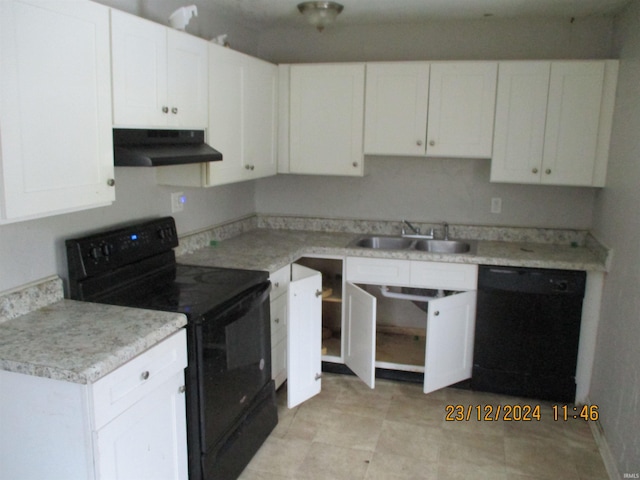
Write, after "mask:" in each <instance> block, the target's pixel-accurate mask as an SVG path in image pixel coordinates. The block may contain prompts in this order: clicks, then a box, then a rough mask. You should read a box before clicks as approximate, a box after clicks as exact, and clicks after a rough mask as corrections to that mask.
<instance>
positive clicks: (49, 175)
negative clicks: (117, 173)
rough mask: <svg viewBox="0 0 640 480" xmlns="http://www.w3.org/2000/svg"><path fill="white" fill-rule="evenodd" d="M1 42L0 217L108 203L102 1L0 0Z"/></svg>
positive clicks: (107, 73)
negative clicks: (100, 3) (99, 2)
mask: <svg viewBox="0 0 640 480" xmlns="http://www.w3.org/2000/svg"><path fill="white" fill-rule="evenodd" d="M0 42H1V45H0V51H1V54H2V59H1V64H2V67H1V70H0V99H1V103H2V109H1V111H0V135H1V137H2V142H1V146H0V223H7V222H13V221H19V220H26V219H29V218H38V217H44V216H49V215H55V214H59V213H65V212H72V211H77V210H83V209H87V208H93V207H99V206H105V205H109V204H110V203H111V202H113V201H114V200H115V188H114V168H113V144H112V138H111V137H112V134H111V123H112V122H111V68H110V64H109V58H110V52H109V9H108V8H107V7H104V6H102V5H98V4H96V3H92V2H67V1H49V0H46V1H45V0H3V1H1V2H0Z"/></svg>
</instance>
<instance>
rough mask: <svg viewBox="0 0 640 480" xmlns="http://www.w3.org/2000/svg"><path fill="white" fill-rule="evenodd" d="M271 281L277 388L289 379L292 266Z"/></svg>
mask: <svg viewBox="0 0 640 480" xmlns="http://www.w3.org/2000/svg"><path fill="white" fill-rule="evenodd" d="M269 280H270V281H271V294H270V303H271V309H270V314H271V378H272V379H273V380H274V381H275V384H276V388H280V386H281V385H282V384H283V383H284V381H285V380H286V379H287V322H288V318H289V302H288V297H287V295H286V293H287V292H288V291H289V281H290V280H291V266H290V265H287V266H286V267H283V268H281V269H280V270H278V271H277V272H275V273H272V274H271V275H270V277H269Z"/></svg>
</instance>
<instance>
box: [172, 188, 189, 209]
mask: <svg viewBox="0 0 640 480" xmlns="http://www.w3.org/2000/svg"><path fill="white" fill-rule="evenodd" d="M185 203H187V197H186V196H185V195H184V193H182V192H175V193H172V194H171V213H176V212H182V211H183V210H184V204H185Z"/></svg>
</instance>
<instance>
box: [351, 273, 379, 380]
mask: <svg viewBox="0 0 640 480" xmlns="http://www.w3.org/2000/svg"><path fill="white" fill-rule="evenodd" d="M344 302H345V309H344V311H345V319H344V333H343V335H344V344H345V354H344V363H345V364H346V365H347V367H349V368H350V369H351V370H352V371H353V373H355V374H356V375H357V376H358V377H360V379H361V380H362V381H363V382H364V383H366V384H367V385H368V386H369V387H370V388H373V387H374V386H375V376H376V366H375V363H376V298H375V297H374V296H373V295H370V294H368V293H367V292H365V291H364V290H362V289H361V288H358V287H357V286H355V285H354V284H352V283H346V284H345V295H344Z"/></svg>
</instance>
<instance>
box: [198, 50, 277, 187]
mask: <svg viewBox="0 0 640 480" xmlns="http://www.w3.org/2000/svg"><path fill="white" fill-rule="evenodd" d="M209 65H210V67H209V68H210V71H209V140H208V143H209V144H210V145H211V146H213V147H214V148H216V149H217V150H219V151H221V152H222V156H223V160H222V162H213V163H210V164H209V166H208V169H209V173H208V183H209V184H210V185H220V184H223V183H231V182H238V181H243V180H251V179H254V178H260V177H266V176H270V175H275V174H276V167H277V165H276V162H277V158H276V140H277V137H276V135H277V131H276V129H277V123H276V113H277V112H276V109H277V98H278V97H277V95H278V67H277V66H276V65H273V64H271V63H268V62H265V61H262V60H259V59H257V58H253V57H250V56H248V55H244V54H242V53H240V52H236V51H234V50H231V49H228V48H223V47H221V46H219V45H211V46H210V51H209Z"/></svg>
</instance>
